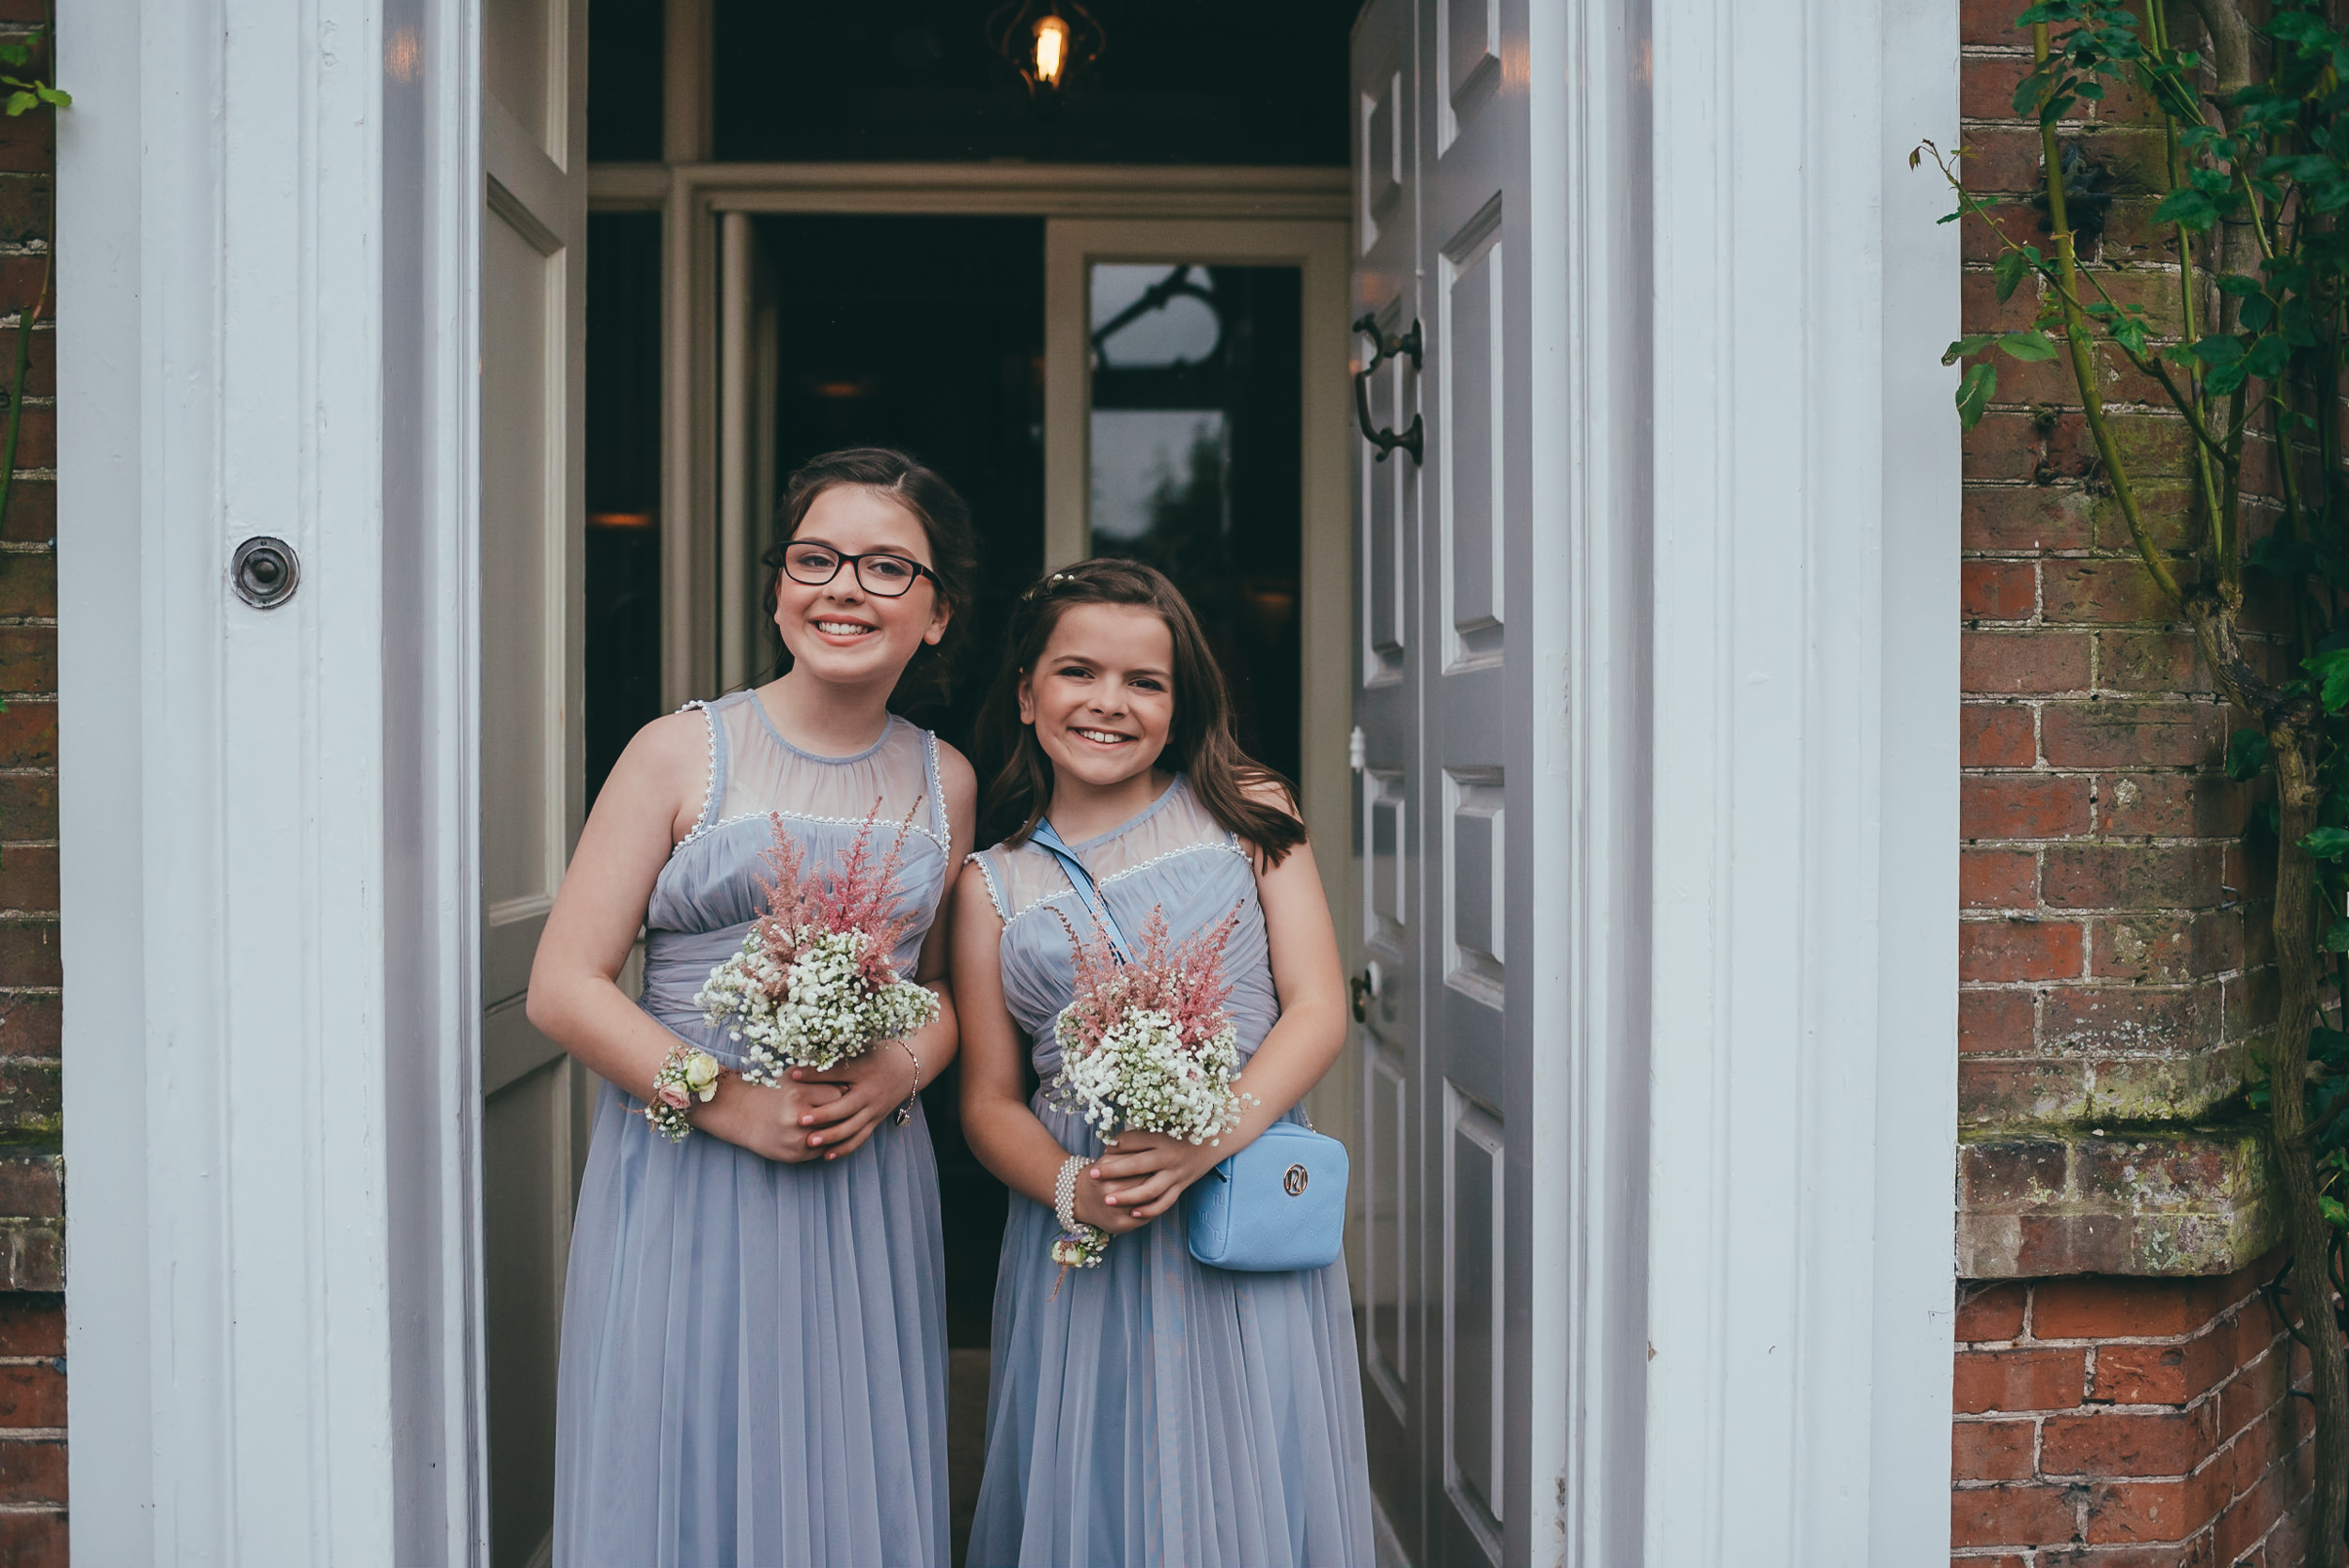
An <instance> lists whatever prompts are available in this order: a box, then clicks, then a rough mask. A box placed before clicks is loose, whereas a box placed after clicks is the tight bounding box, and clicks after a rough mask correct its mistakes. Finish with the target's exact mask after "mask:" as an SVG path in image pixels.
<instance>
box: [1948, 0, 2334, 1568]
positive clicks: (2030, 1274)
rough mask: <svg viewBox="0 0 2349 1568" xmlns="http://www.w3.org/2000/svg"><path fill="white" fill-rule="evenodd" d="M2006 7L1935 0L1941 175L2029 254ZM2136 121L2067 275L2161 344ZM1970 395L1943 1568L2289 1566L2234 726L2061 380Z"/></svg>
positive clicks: (1976, 282) (2174, 505) (1988, 315)
mask: <svg viewBox="0 0 2349 1568" xmlns="http://www.w3.org/2000/svg"><path fill="white" fill-rule="evenodd" d="M2023 8H2024V4H2023V0H1960V11H1961V17H1962V26H1963V37H1964V46H1965V55H1964V59H1963V63H1962V84H1963V85H1962V92H1961V113H1962V115H1963V116H1965V120H1966V143H1967V146H1968V147H1969V148H1970V149H1971V150H1972V151H1973V152H1974V153H1975V154H1976V156H1975V157H1973V158H1972V159H1970V160H1969V161H1968V164H1967V174H1966V178H1967V179H1968V184H1969V186H1970V187H1971V188H1972V189H1974V190H1975V191H1977V192H1978V193H1980V194H1983V196H1984V197H1985V199H1988V200H1990V201H1992V202H1994V203H1995V204H1996V206H1997V208H1998V210H1999V218H2000V221H2001V224H2002V225H2003V226H2004V228H2005V229H2006V231H2007V232H2008V233H2009V234H2010V235H2012V236H2014V237H2015V238H2016V239H2018V240H2022V241H2028V242H2036V243H2038V244H2040V245H2041V246H2042V248H2043V249H2046V248H2051V247H2050V244H2049V241H2047V240H2046V238H2045V237H2044V236H2042V235H2041V234H2039V232H2038V223H2039V214H2038V213H2037V211H2036V210H2033V209H2032V208H2031V207H2030V205H2029V197H2030V194H2031V193H2032V191H2033V189H2034V187H2035V185H2036V182H2037V180H2038V178H2039V149H2038V146H2037V134H2036V131H2035V129H2034V128H2032V127H2030V126H2029V125H2027V124H2025V123H2024V122H2022V121H2019V120H2017V119H2015V117H2014V115H2013V110H2012V108H2011V97H2012V93H2013V89H2014V85H2015V81H2016V80H2017V78H2018V77H2019V76H2020V75H2021V74H2022V72H2023V71H2024V70H2026V69H2027V60H2028V57H2029V53H2030V51H2029V42H2028V39H2027V38H2026V37H2025V36H2023V35H2021V34H2018V33H2016V32H2015V30H2014V29H2013V28H2012V25H2011V23H2012V21H2013V18H2014V17H2015V16H2016V15H2018V14H2019V13H2020V12H2021V11H2022V10H2023ZM2172 15H2173V16H2174V17H2177V18H2179V19H2180V21H2181V23H2187V13H2186V11H2185V10H2184V8H2173V10H2172ZM2189 24H2190V23H2189ZM2137 112H2138V111H2137V110H2136V108H2135V107H2134V106H2133V105H2132V104H2131V103H2130V102H2128V101H2127V100H2126V95H2124V94H2123V95H2116V98H2115V100H2114V101H2111V102H2108V103H2107V104H2105V105H2102V106H2091V107H2090V108H2088V109H2086V110H2084V111H2083V112H2082V113H2080V114H2079V115H2078V116H2077V121H2078V123H2077V129H2076V131H2075V132H2074V133H2076V134H2077V135H2079V136H2080V138H2081V139H2082V141H2083V143H2084V145H2085V146H2086V147H2088V148H2089V149H2090V151H2091V156H2092V160H2093V161H2094V162H2095V163H2098V164H2099V165H2101V166H2102V167H2103V168H2104V169H2106V170H2107V171H2108V173H2109V176H2110V185H2111V188H2112V189H2114V190H2115V191H2117V192H2118V193H2119V194H2118V197H2117V199H2116V200H2115V201H2114V202H2113V204H2112V207H2111V209H2110V211H2109V216H2108V226H2107V230H2106V234H2105V237H2104V239H2103V241H2101V243H2100V244H2099V245H2098V246H2097V247H2096V248H2095V249H2094V250H2093V251H2092V252H2090V253H2089V259H2091V260H2092V261H2093V262H2094V263H2095V264H2097V265H2098V266H2100V267H2102V268H2105V269H2107V270H2108V271H2107V272H2106V273H2105V278H2106V282H2107V287H2108V288H2109V289H2110V291H2111V292H2112V293H2113V294H2114V296H2115V297H2116V298H2133V299H2137V300H2139V301H2142V302H2143V303H2146V304H2147V306H2148V308H2149V309H2151V310H2153V311H2154V312H2155V315H2156V316H2157V317H2158V318H2164V319H2174V318H2175V315H2176V306H2175V303H2174V301H2175V287H2176V286H2175V273H2174V269H2173V264H2172V262H2171V261H2170V257H2169V255H2168V253H2167V252H2166V250H2165V248H2164V247H2163V245H2162V244H2161V243H2160V241H2159V238H2158V237H2157V236H2156V235H2155V233H2154V231H2153V228H2152V225H2151V222H2150V217H2151V210H2152V207H2153V205H2154V201H2155V192H2156V190H2157V187H2158V182H2159V181H2160V179H2161V178H2162V176H2161V171H2160V168H2159V141H2158V137H2157V134H2156V133H2155V132H2152V131H2151V130H2149V129H2147V128H2145V127H2143V126H2141V125H2139V124H2137V123H2134V121H2133V118H2132V116H2134V115H2135V114H2136V113H2137ZM1965 247H1966V249H1965V255H1966V265H1967V275H1966V278H1965V280H1964V284H1965V293H1964V299H1965V315H1966V329H1967V330H1968V332H1980V331H1985V330H2007V329H2011V328H2015V327H2020V326H2025V325H2028V324H2029V323H2030V318H2031V315H2032V313H2033V309H2034V306H2035V302H2034V301H2032V300H2031V299H2030V297H2029V291H2028V290H2025V291H2022V292H2020V293H2018V294H2017V296H2016V297H2015V299H2014V300H2012V301H2009V302H2007V303H2004V304H2001V303H1999V302H1998V301H1997V300H1996V298H1995V295H1994V292H1993V289H1992V287H1991V280H1990V276H1989V263H1990V261H1991V259H1992V258H1993V256H1995V254H1996V249H1997V246H1996V241H1995V240H1994V239H1993V238H1992V237H1991V236H1990V235H1989V234H1988V233H1987V232H1985V231H1983V229H1982V228H1981V227H1980V226H1979V225H1973V224H1970V223H1969V224H1968V232H1967V235H1966V240H1965ZM1999 375H2000V390H1999V396H1998V399H1997V401H1996V403H1995V405H1994V410H1993V411H1992V412H1991V413H1990V415H1989V416H1988V417H1987V418H1985V419H1984V420H1983V424H1982V425H1981V427H1979V428H1978V429H1977V430H1975V431H1974V432H1973V433H1972V434H1971V435H1970V436H1969V437H1968V440H1967V442H1966V479H1967V487H1966V489H1967V493H1966V505H1965V535H1964V548H1965V551H1966V563H1965V603H1964V610H1963V613H1964V615H1965V617H1966V621H1965V631H1964V663H1963V685H1964V692H1965V704H1966V706H1965V707H1964V727H1963V731H1962V748H1963V752H1962V759H1963V767H1964V778H1963V781H1962V784H1961V790H1962V831H1963V833H1964V835H1965V843H1964V845H1963V846H1962V848H1961V879H1960V897H1961V899H1962V902H1963V905H1964V908H1963V911H1962V914H1961V924H1960V983H1961V986H1962V987H1963V989H1962V992H1961V996H1960V1000H1959V1050H1960V1053H1961V1055H1960V1062H1959V1100H1960V1119H1961V1133H1962V1134H1963V1135H1964V1136H1965V1137H1966V1139H1967V1146H1966V1150H1965V1157H1964V1159H1963V1161H1962V1166H1961V1168H1962V1171H1963V1172H1964V1176H1963V1178H1962V1182H1961V1194H1960V1197H1961V1213H1960V1218H1959V1225H1960V1231H1959V1236H1960V1245H1959V1252H1960V1258H1961V1263H1960V1271H1961V1273H1965V1272H1979V1273H1988V1274H1996V1275H1998V1276H1999V1278H1998V1279H1995V1280H1976V1281H1968V1283H1966V1284H1965V1285H1964V1286H1962V1287H1961V1295H1962V1296H1963V1297H1964V1303H1963V1306H1962V1308H1961V1311H1960V1312H1959V1319H1958V1327H1957V1339H1958V1346H1957V1361H1956V1369H1955V1370H1956V1384H1955V1386H1956V1393H1957V1411H1958V1415H1957V1420H1956V1424H1955V1429H1954V1431H1953V1433H1952V1455H1951V1461H1952V1496H1951V1503H1952V1507H1951V1541H1952V1555H1953V1559H1954V1560H1957V1561H1961V1562H1965V1563H1968V1564H1974V1565H1987V1564H1996V1565H1998V1568H2025V1565H2029V1568H2055V1565H2059V1564H2061V1565H2063V1568H2074V1565H2083V1568H2084V1565H2089V1564H2103V1565H2107V1568H2154V1565H2156V1564H2158V1565H2161V1568H2173V1565H2188V1568H2224V1565H2229V1564H2235V1563H2259V1564H2266V1565H2272V1568H2285V1565H2286V1564H2292V1565H2295V1568H2296V1565H2297V1564H2298V1563H2299V1562H2300V1561H2301V1560H2302V1559H2301V1555H2300V1552H2299V1550H2298V1545H2297V1543H2296V1541H2295V1539H2294V1537H2293V1533H2292V1532H2293V1529H2294V1524H2293V1520H2292V1516H2291V1513H2290V1509H2291V1506H2292V1505H2293V1503H2294V1502H2295V1499H2296V1498H2298V1497H2299V1496H2300V1495H2301V1493H2302V1492H2303V1491H2304V1489H2305V1479H2304V1478H2305V1467H2306V1464H2307V1461H2308V1451H2307V1450H2306V1449H2305V1447H2303V1446H2302V1440H2303V1439H2304V1437H2305V1436H2306V1434H2307V1430H2308V1426H2307V1415H2306V1413H2307V1408H2308V1407H2307V1405H2306V1402H2305V1401H2301V1400H2295V1399H2292V1398H2290V1397H2289V1396H2288V1394H2287V1391H2286V1388H2285V1379H2286V1373H2287V1370H2288V1363H2287V1360H2286V1357H2285V1354H2284V1351H2283V1349H2282V1348H2281V1346H2283V1345H2285V1344H2286V1343H2288V1342H2287V1341H2286V1340H2285V1339H2284V1338H2283V1334H2282V1328H2281V1326H2280V1325H2279V1323H2278V1321H2277V1319H2276V1317H2275V1315H2274V1313H2273V1312H2271V1311H2270V1310H2269V1308H2268V1306H2267V1305H2266V1303H2265V1302H2264V1300H2263V1299H2262V1298H2261V1297H2260V1296H2258V1294H2257V1286H2258V1284H2259V1283H2260V1282H2261V1281H2264V1280H2267V1279H2270V1278H2272V1277H2273V1276H2274V1274H2275V1272H2276V1270H2277V1267H2278V1266H2279V1261H2280V1260H2279V1258H2277V1257H2276V1256H2274V1255H2272V1254H2271V1255H2269V1256H2268V1257H2266V1258H2263V1259H2262V1260H2260V1261H2258V1262H2256V1263H2254V1262H2252V1261H2251V1260H2252V1258H2253V1256H2254V1255H2255V1254H2257V1253H2260V1252H2263V1251H2265V1250H2267V1248H2268V1247H2269V1245H2270V1243H2271V1241H2272V1238H2273V1236H2274V1234H2275V1232H2274V1220H2273V1215H2272V1213H2270V1212H2269V1211H2268V1209H2267V1207H2266V1203H2265V1199H2264V1192H2263V1188H2264V1183H2265V1174H2264V1171H2265V1162H2264V1155H2263V1146H2262V1145H2261V1144H2260V1143H2259V1141H2258V1137H2257V1130H2256V1126H2255V1124H2253V1123H2252V1122H2250V1121H2249V1120H2248V1118H2247V1117H2246V1116H2245V1114H2244V1112H2243V1110H2242V1108H2241V1101H2240V1087H2241V1078H2242V1072H2243V1067H2244V1064H2245V1054H2246V1051H2247V1048H2248V1047H2250V1046H2251V1045H2253V1044H2254V1043H2256V1042H2257V1041H2258V1039H2259V1038H2260V1037H2261V1035H2262V1032H2263V1031H2264V1030H2265V1029H2266V1028H2267V1027H2268V1026H2269V1025H2270V1024H2271V1022H2272V1019H2273V1016H2274V997H2273V987H2272V980H2271V976H2272V971H2271V970H2269V969H2268V967H2267V966H2268V964H2269V961H2270V960H2269V955H2268V952H2267V942H2266V929H2265V924H2266V923H2265V909H2264V908H2263V905H2262V904H2261V903H2260V902H2259V900H2260V899H2261V898H2262V897H2263V893H2264V882H2265V879H2266V868H2265V867H2264V866H2263V864H2262V863H2261V857H2258V856H2256V855H2254V856H2252V857H2250V858H2249V860H2248V861H2247V859H2246V856H2245V852H2244V848H2243V846H2242V844H2241V842H2240V835H2241V833H2242V831H2243V826H2244V823H2245V819H2246V815H2247V812H2248V808H2249V805H2250V803H2251V802H2250V800H2249V798H2248V795H2247V793H2246V792H2245V791H2244V790H2243V789H2242V788H2240V787H2238V786H2236V785H2233V784H2231V783H2229V781H2227V779H2226V778H2225V777H2224V775H2223V773H2222V772H2221V770H2220V768H2219V767H2218V762H2219V758H2220V756H2221V754H2222V753H2223V749H2224V746H2225V742H2226V737H2227V734H2228V732H2229V730H2230V729H2231V728H2232V723H2231V720H2230V715H2229V714H2228V712H2227V710H2226V709H2225V707H2224V706H2222V705H2221V704H2219V703H2218V702H2217V700H2216V699H2215V698H2214V696H2213V695H2212V691H2211V686H2210V683H2209V681H2208V679H2207V677H2206V676H2204V675H2203V674H2202V672H2201V670H2200V669H2199V668H2198V667H2197V664H2196V660H2195V656H2194V651H2193V648H2192V646H2191V644H2190V643H2189V642H2188V641H2187V639H2186V636H2185V635H2184V634H2183V633H2182V632H2181V631H2180V630H2179V629H2177V628H2176V627H2174V626H2173V625H2171V624H2170V622H2169V619H2168V616H2167V613H2166V607H2165V606H2164V605H2163V604H2162V603H2161V602H2160V600H2159V599H2158V598H2157V597H2156V596H2155V593H2154V591H2153V589H2152V587H2151V585H2150V583H2149V582H2147V580H2146V577H2145V574H2144V572H2143V569H2142V567H2141V566H2140V565H2139V562H2138V561H2137V560H2136V558H2135V556H2134V554H2133V553H2132V550H2131V544H2130V541H2129V539H2128V536H2127V534H2126V531H2125V527H2124V524H2123V520H2122V519H2121V517H2120V515H2119V513H2118V510H2117V508H2116V507H2114V506H2113V505H2112V503H2111V501H2110V499H2109V497H2108V494H2106V493H2105V491H2104V490H2103V488H2102V487H2101V485H2100V484H2099V483H2098V482H2097V470H2096V463H2095V459H2094V454H2093V452H2092V448H2091V446H2090V444H2089V442H2088V441H2087V439H2086V435H2085V432H2084V430H2083V428H2082V427H2081V423H2080V419H2079V414H2078V411H2077V396H2074V395H2072V394H2071V391H2070V383H2069V375H2068V370H2067V369H2066V367H2064V366H2062V365H2060V364H2059V365H2031V366H2024V365H2015V364H2013V363H2011V362H2009V363H2004V364H2002V365H2000V370H1999ZM2107 397H2108V407H2110V408H2112V409H2113V410H2114V411H2116V413H2117V414H2118V416H2119V417H2118V420H2117V428H2118V430H2119V432H2120V435H2121V440H2122V444H2123V447H2124V448H2125V449H2126V451H2127V452H2128V453H2129V454H2130V461H2131V464H2132V469H2131V472H2132V476H2133V477H2134V478H2136V479H2137V480H2138V481H2139V490H2140V494H2142V495H2143V496H2144V497H2145V498H2146V500H2147V503H2148V510H2149V511H2150V512H2151V513H2153V514H2154V515H2155V517H2156V518H2158V520H2159V521H2158V523H2157V527H2158V528H2159V529H2160V530H2161V531H2162V534H2163V536H2164V538H2165V539H2166V540H2168V541H2169V542H2170V543H2172V544H2174V545H2177V546H2180V547H2183V545H2184V544H2185V541H2186V533H2185V529H2186V519H2185V509H2184V498H2185V489H2184V484H2185V472H2184V456H2185V451H2186V448H2185V435H2184V431H2183V428H2182V427H2181V426H2180V424H2179V423H2178V422H2177V420H2176V419H2175V417H2174V416H2173V415H2170V414H2168V413H2166V412H2164V411H2161V410H2159V409H2158V408H2155V407H2150V406H2148V405H2151V404H2153V403H2155V395H2154V394H2153V391H2152V389H2150V388H2148V387H2146V386H2143V385H2141V384H2139V380H2138V379H2137V378H2136V377H2135V376H2134V375H2133V374H2127V373H2123V371H2116V372H2115V373H2114V374H2112V375H2111V376H2110V377H2109V378H2108V383H2107ZM2049 1276H2069V1277H2055V1278H2050V1277H2049ZM2197 1276H2199V1277H2197ZM2295 1464H2296V1465H2297V1466H2298V1467H2299V1469H2298V1471H2297V1472H2296V1475H2295V1468H2294V1467H2295Z"/></svg>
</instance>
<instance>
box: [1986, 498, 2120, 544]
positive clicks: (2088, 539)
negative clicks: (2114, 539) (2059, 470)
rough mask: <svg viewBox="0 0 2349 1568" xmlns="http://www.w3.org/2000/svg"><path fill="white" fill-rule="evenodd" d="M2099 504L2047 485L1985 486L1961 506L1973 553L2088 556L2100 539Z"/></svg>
mask: <svg viewBox="0 0 2349 1568" xmlns="http://www.w3.org/2000/svg"><path fill="white" fill-rule="evenodd" d="M2096 505H2097V503H2096V502H2095V501H2094V500H2093V499H2092V497H2090V496H2089V495H2088V494H2087V493H2086V492H2085V491H2082V490H2078V489H2057V488H2055V487H2052V486H2047V485H1998V486H1991V485H1982V486H1976V487H1974V488H1972V489H1968V490H1967V492H1966V495H1965V500H1964V501H1963V503H1962V504H1961V512H1960V516H1961V519H1962V524H1961V526H1962V528H1963V539H1964V542H1965V546H1966V548H1967V549H1968V550H1991V551H2001V550H2003V551H2021V550H2027V551H2060V550H2086V549H2087V548H2088V547H2089V545H2090V544H2091V543H2092V541H2093V540H2094V538H2095V536H2096V524H2095V509H2096Z"/></svg>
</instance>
